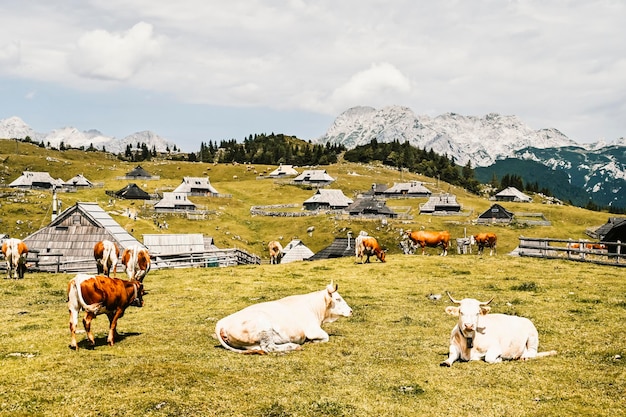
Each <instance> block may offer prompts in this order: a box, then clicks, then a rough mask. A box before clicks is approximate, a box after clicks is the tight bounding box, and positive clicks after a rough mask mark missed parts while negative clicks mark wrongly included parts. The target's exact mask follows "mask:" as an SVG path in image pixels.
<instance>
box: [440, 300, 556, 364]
mask: <svg viewBox="0 0 626 417" xmlns="http://www.w3.org/2000/svg"><path fill="white" fill-rule="evenodd" d="M448 297H450V300H451V301H452V302H453V303H455V304H458V307H456V306H449V307H446V313H448V314H450V315H452V316H458V317H459V321H458V323H457V324H456V326H454V329H452V333H451V335H450V354H449V356H448V359H446V360H445V361H443V362H441V364H440V365H441V366H452V363H453V362H454V361H456V360H462V361H475V360H481V359H483V358H484V359H485V362H488V363H498V362H502V360H503V359H505V360H514V359H521V360H526V359H532V358H537V357H542V356H550V355H556V351H555V350H551V351H549V352H537V348H538V347H539V334H538V333H537V329H536V328H535V325H534V324H533V323H532V322H531V321H530V320H528V319H527V318H524V317H518V316H509V315H506V314H487V313H488V312H489V310H490V307H489V306H488V305H487V304H489V303H490V302H491V301H492V300H493V298H492V299H491V300H489V301H487V302H480V301H478V300H475V299H473V298H465V299H463V300H461V301H457V300H455V299H454V298H452V296H451V295H450V293H448Z"/></svg>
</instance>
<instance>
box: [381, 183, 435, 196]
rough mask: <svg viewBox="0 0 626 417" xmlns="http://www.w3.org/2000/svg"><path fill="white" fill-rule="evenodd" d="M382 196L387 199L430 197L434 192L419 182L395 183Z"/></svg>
mask: <svg viewBox="0 0 626 417" xmlns="http://www.w3.org/2000/svg"><path fill="white" fill-rule="evenodd" d="M381 194H382V195H383V196H385V197H387V198H394V197H396V198H398V197H402V198H407V197H430V195H431V194H432V192H431V191H430V190H429V189H428V188H426V187H424V184H423V183H421V182H419V181H411V182H400V183H394V184H393V186H391V187H389V188H387V189H385V190H383V191H382V192H381Z"/></svg>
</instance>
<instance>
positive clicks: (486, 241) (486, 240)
mask: <svg viewBox="0 0 626 417" xmlns="http://www.w3.org/2000/svg"><path fill="white" fill-rule="evenodd" d="M473 238H474V242H475V243H476V245H477V246H478V254H479V255H482V254H483V250H484V249H485V247H488V248H489V256H492V255H493V254H495V253H496V243H497V242H498V237H497V236H496V234H495V233H491V232H488V233H478V234H477V235H474V236H473Z"/></svg>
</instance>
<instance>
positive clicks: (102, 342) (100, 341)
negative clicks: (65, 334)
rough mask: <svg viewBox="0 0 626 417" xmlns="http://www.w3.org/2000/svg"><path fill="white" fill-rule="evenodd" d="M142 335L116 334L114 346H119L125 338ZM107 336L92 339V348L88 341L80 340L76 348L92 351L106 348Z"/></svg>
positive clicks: (132, 333) (130, 333)
mask: <svg viewBox="0 0 626 417" xmlns="http://www.w3.org/2000/svg"><path fill="white" fill-rule="evenodd" d="M141 334H142V333H138V332H128V333H118V335H117V337H116V338H115V344H116V345H117V344H119V343H122V342H124V340H126V338H128V337H133V336H141ZM107 336H108V334H106V335H104V336H102V337H95V338H94V342H95V344H94V345H93V346H92V345H91V343H89V340H88V339H87V338H85V339H83V340H81V341H79V342H78V348H79V349H87V350H93V349H95V348H98V347H102V346H107V345H108V344H107Z"/></svg>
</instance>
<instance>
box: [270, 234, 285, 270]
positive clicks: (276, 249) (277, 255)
mask: <svg viewBox="0 0 626 417" xmlns="http://www.w3.org/2000/svg"><path fill="white" fill-rule="evenodd" d="M267 248H268V249H269V251H270V264H279V263H280V261H281V259H282V258H283V246H282V245H281V244H280V242H277V241H275V240H272V241H271V242H270V243H268V244H267Z"/></svg>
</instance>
